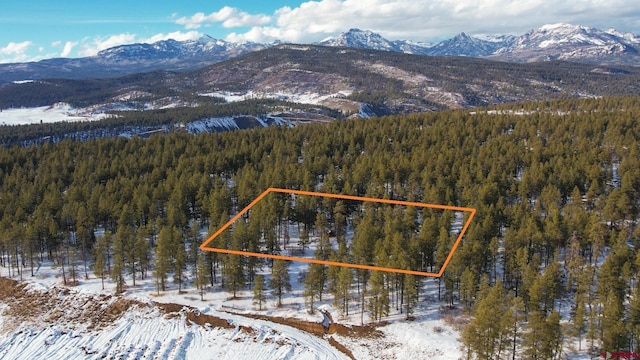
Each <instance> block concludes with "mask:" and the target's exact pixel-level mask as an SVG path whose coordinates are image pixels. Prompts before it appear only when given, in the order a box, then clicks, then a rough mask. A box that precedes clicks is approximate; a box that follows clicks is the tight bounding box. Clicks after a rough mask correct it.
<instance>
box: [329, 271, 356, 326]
mask: <svg viewBox="0 0 640 360" xmlns="http://www.w3.org/2000/svg"><path fill="white" fill-rule="evenodd" d="M352 283H353V270H352V269H350V268H348V267H345V266H341V267H339V268H338V278H337V281H336V284H335V292H334V300H333V304H334V305H335V306H336V307H338V309H340V312H342V313H343V314H345V315H347V316H348V315H349V298H350V297H351V296H350V291H349V289H350V288H351V284H352Z"/></svg>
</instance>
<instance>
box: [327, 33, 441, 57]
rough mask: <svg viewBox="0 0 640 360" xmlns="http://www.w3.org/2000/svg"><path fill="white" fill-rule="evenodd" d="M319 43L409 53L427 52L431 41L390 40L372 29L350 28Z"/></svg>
mask: <svg viewBox="0 0 640 360" xmlns="http://www.w3.org/2000/svg"><path fill="white" fill-rule="evenodd" d="M318 45H324V46H342V47H350V48H356V49H370V50H382V51H395V52H402V53H407V54H426V53H427V49H428V48H429V47H431V46H432V44H430V43H420V42H414V41H406V40H396V41H390V40H387V39H385V38H384V37H382V35H380V34H378V33H375V32H373V31H370V30H360V29H350V30H349V31H347V32H344V33H342V34H340V35H338V36H337V37H330V38H327V39H325V40H322V41H321V42H319V43H318Z"/></svg>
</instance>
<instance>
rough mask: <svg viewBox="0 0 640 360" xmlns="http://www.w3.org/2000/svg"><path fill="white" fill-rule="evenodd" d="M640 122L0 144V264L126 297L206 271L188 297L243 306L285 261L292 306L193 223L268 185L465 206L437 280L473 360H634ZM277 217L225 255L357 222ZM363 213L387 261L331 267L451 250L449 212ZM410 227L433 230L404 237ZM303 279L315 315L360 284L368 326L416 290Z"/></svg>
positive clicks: (453, 116)
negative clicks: (69, 277)
mask: <svg viewBox="0 0 640 360" xmlns="http://www.w3.org/2000/svg"><path fill="white" fill-rule="evenodd" d="M639 115H640V98H637V97H628V98H600V99H589V100H565V101H549V102H537V103H523V104H509V105H501V106H500V107H497V108H493V109H491V110H489V109H481V110H457V111H441V112H437V113H430V114H413V115H407V116H393V117H384V118H372V119H354V120H343V121H334V122H331V123H328V124H309V125H303V126H297V127H295V128H283V127H269V128H264V129H251V130H244V131H234V132H226V133H215V134H199V135H190V134H180V133H174V134H169V135H154V136H152V137H150V138H149V139H140V138H131V139H125V138H117V139H96V140H89V141H84V142H77V141H70V140H65V141H61V142H59V143H55V144H54V143H45V144H43V145H41V146H30V147H17V146H16V147H11V148H6V149H0V199H1V201H2V204H3V206H2V207H0V214H1V221H0V230H1V231H0V234H1V235H0V259H1V261H2V266H3V269H5V268H6V269H9V270H8V271H9V273H10V274H11V275H12V276H15V275H16V274H20V275H22V274H23V273H24V276H27V275H28V274H29V273H32V272H33V269H34V267H35V266H37V263H38V262H40V261H43V260H44V259H53V260H55V261H57V262H59V263H61V265H62V266H63V267H64V266H67V270H68V271H73V272H74V276H75V272H78V273H84V272H86V271H90V270H87V268H88V267H89V265H90V266H92V267H93V272H94V273H95V274H96V276H99V277H102V278H103V279H107V278H110V279H111V281H114V282H116V283H117V284H119V285H120V286H119V288H120V287H121V286H124V284H125V280H127V283H129V280H133V283H134V285H135V279H136V278H141V277H145V276H150V274H153V276H155V277H156V278H157V279H158V281H159V283H161V287H160V288H159V289H158V291H162V288H163V287H164V284H165V281H166V280H167V279H168V276H169V275H170V274H172V275H174V278H176V279H178V281H182V279H184V278H185V276H186V275H184V273H183V272H184V271H185V269H200V270H199V271H196V273H199V274H201V275H200V276H202V277H201V278H196V279H192V280H193V284H194V286H198V287H200V286H204V285H206V284H207V283H214V282H216V281H218V280H219V278H223V279H224V280H225V287H226V288H227V291H230V292H233V293H234V294H235V291H236V290H239V289H243V288H246V287H247V286H248V284H254V283H255V280H256V278H255V274H256V273H255V270H256V269H258V268H260V267H276V266H278V272H277V274H280V275H279V277H278V278H277V279H280V280H279V281H274V282H273V283H271V282H269V286H271V287H272V288H273V289H278V291H280V294H281V293H282V292H283V291H287V290H286V289H287V286H286V285H287V281H285V280H284V279H285V278H286V276H285V274H286V266H285V265H283V264H281V263H278V262H275V263H273V262H267V261H265V262H261V261H254V262H252V261H246V260H242V261H240V260H238V258H235V257H233V256H225V257H223V256H220V257H216V256H213V255H211V256H208V257H206V256H203V255H202V254H201V252H199V251H198V249H197V246H198V245H199V244H200V243H201V242H202V238H201V237H200V236H199V234H198V229H200V227H202V226H204V227H208V228H209V229H210V230H215V228H216V227H218V226H219V225H220V224H223V223H225V222H226V221H228V219H229V217H230V216H231V215H232V214H233V213H234V212H235V211H237V209H240V208H242V207H244V206H246V205H247V204H248V203H249V202H250V201H251V200H252V199H254V198H255V197H256V196H257V195H258V194H260V193H261V192H262V191H264V190H265V189H267V188H268V187H280V188H288V189H301V190H309V191H313V190H318V191H323V192H329V193H341V194H350V195H357V196H370V197H380V198H390V199H399V200H408V201H418V202H427V203H437V204H449V205H455V206H464V207H472V208H475V209H476V210H477V214H476V217H475V218H474V221H473V223H472V225H471V226H470V228H469V230H468V232H467V234H466V235H465V237H464V239H463V242H462V243H461V245H460V247H459V248H458V250H457V252H456V256H454V258H453V259H452V262H451V263H450V264H449V267H447V270H446V272H445V274H444V276H443V277H442V278H441V282H442V286H443V291H442V294H441V295H442V301H446V303H448V304H450V305H455V306H460V307H462V308H464V309H466V311H468V312H469V313H470V314H472V315H474V316H473V320H472V321H471V323H470V324H469V326H468V327H467V328H466V330H465V331H464V332H463V338H462V342H463V344H464V346H465V349H467V351H468V352H469V354H473V355H475V356H477V357H479V358H494V357H500V356H505V354H506V353H507V352H510V351H517V352H518V353H519V354H524V355H526V357H530V358H550V357H554V356H556V355H557V354H558V351H559V349H560V348H561V346H562V340H563V339H565V338H567V339H568V338H571V339H577V340H578V341H580V343H582V341H583V340H585V341H586V342H587V344H588V345H589V346H591V347H593V348H602V349H611V350H620V351H622V350H625V349H630V350H634V351H638V350H639V349H640V286H639V285H638V284H640V281H639V280H640V278H639V277H638V269H639V267H640V253H639V252H638V250H637V249H638V248H639V246H640V231H639V230H638V226H637V219H638V212H639V210H640V206H639V205H640V156H639V155H640V154H639V152H640V148H639V143H638V140H639V136H640V121H638V117H639ZM273 206H280V207H279V210H277V211H274V212H269V211H266V213H268V214H269V213H272V214H274V217H269V216H264V217H261V218H260V219H262V220H261V221H259V222H255V223H254V222H253V221H246V222H245V221H242V222H240V224H241V225H238V226H236V227H235V228H234V231H233V233H232V234H230V235H229V238H228V239H227V241H228V244H230V246H238V247H243V246H249V245H250V244H249V243H247V241H249V240H250V239H251V238H252V236H258V237H264V238H266V237H267V236H271V235H269V234H268V231H269V229H271V228H272V227H273V226H276V225H274V224H277V223H278V221H280V220H282V219H287V220H289V221H296V222H304V221H307V222H308V227H309V229H308V230H309V231H315V229H316V228H317V227H318V224H321V223H322V221H324V220H326V221H327V222H328V223H329V224H332V226H333V227H334V228H335V224H336V216H338V218H339V215H340V214H344V213H347V211H346V210H342V211H337V210H336V206H337V204H331V206H326V204H324V205H322V206H321V205H317V206H316V207H312V209H315V213H313V214H308V213H305V212H299V211H296V208H295V207H293V206H292V207H289V206H283V205H282V204H273ZM318 214H321V215H326V219H320V220H318V218H317V216H319V215H318ZM275 215H277V216H275ZM403 215H404V214H403ZM307 217H309V218H308V219H307ZM355 217H356V218H357V220H354V226H355V225H356V222H357V223H358V224H363V223H364V224H371V226H370V228H371V229H372V231H373V230H375V231H377V235H376V234H374V235H371V236H372V238H375V237H379V238H384V239H389V241H388V242H385V243H384V244H385V245H386V246H388V247H389V248H388V249H384V248H382V249H375V248H374V247H375V243H373V242H366V241H365V242H363V243H362V246H364V247H365V248H360V249H359V248H358V246H356V245H355V244H356V242H355V240H354V242H353V243H352V245H353V246H349V247H348V248H346V249H342V250H336V251H335V254H333V253H327V254H324V255H323V256H327V257H330V256H346V257H354V258H357V257H358V256H359V255H358V254H367V251H368V252H369V253H373V252H372V251H376V250H378V252H379V253H380V254H387V255H390V254H391V253H392V252H393V251H394V250H393V248H394V241H398V242H402V241H411V239H413V238H415V239H421V238H422V239H423V240H424V242H423V243H420V244H421V246H424V247H423V248H422V249H421V250H422V251H423V252H425V251H426V252H428V254H427V256H428V258H429V261H431V262H433V263H434V265H437V263H438V261H439V260H438V256H439V255H438V254H439V247H441V244H442V243H443V242H446V241H449V237H448V236H447V234H448V227H449V226H450V224H451V219H441V220H437V219H433V218H431V217H430V216H428V215H427V214H421V215H419V216H414V217H413V218H411V217H409V216H407V217H406V218H405V217H402V218H400V220H398V222H397V223H395V225H393V226H397V229H402V230H401V231H400V230H398V231H396V230H393V229H394V227H393V226H391V225H389V228H390V229H391V230H388V229H387V228H386V227H385V226H386V225H387V224H391V223H392V220H393V219H398V216H396V215H394V214H393V213H389V214H385V213H384V212H378V213H375V214H374V213H371V214H369V213H367V212H366V211H364V212H363V213H362V214H360V215H358V216H355ZM408 220H413V221H418V222H422V223H424V222H427V221H432V222H433V224H432V226H424V225H425V224H422V225H423V226H422V229H423V231H421V232H415V231H414V232H412V231H411V221H408ZM274 228H275V227H274ZM425 228H426V229H428V230H429V231H428V232H427V230H424V229H425ZM396 232H399V233H402V234H405V236H395V237H394V234H395V233H396ZM96 234H98V235H96ZM252 234H253V235H252ZM416 241H417V240H416ZM274 251H277V249H274ZM340 251H342V253H340ZM385 251H386V252H385ZM362 256H364V255H362ZM408 256H409V255H408ZM383 257H384V256H379V257H378V258H383ZM409 260H410V261H415V259H409ZM356 261H357V260H356ZM367 261H370V260H367ZM87 264H89V265H87ZM276 264H277V265H276ZM6 271H7V270H3V273H6ZM274 271H275V270H274ZM273 279H276V278H275V277H272V278H271V280H273ZM277 279H276V280H277ZM307 279H309V280H308V281H307V280H305V294H306V295H305V296H306V297H308V298H309V299H310V301H311V304H313V301H314V299H317V297H320V298H321V297H322V294H323V292H324V290H325V289H330V290H331V292H332V294H333V296H334V297H336V299H339V300H340V301H344V299H345V288H346V291H347V293H348V291H349V289H352V290H351V291H354V290H353V287H350V286H349V285H350V284H355V283H357V284H359V285H362V286H363V287H366V289H367V290H368V293H367V295H366V296H367V298H366V304H367V305H366V306H367V309H368V310H369V313H370V314H371V319H372V320H374V321H378V320H382V319H384V318H385V316H387V315H388V314H389V311H390V308H391V307H392V306H393V304H389V299H390V298H392V299H396V301H402V302H403V304H404V305H406V308H404V310H402V311H406V312H407V313H409V312H410V310H411V309H410V307H411V306H413V305H411V304H412V302H414V301H416V300H415V299H417V298H418V295H417V294H415V293H414V292H412V291H413V290H412V289H418V288H419V286H420V282H421V281H422V280H421V279H419V278H414V277H409V276H407V277H398V275H396V274H384V273H377V272H372V273H369V272H360V271H354V272H350V273H344V274H342V275H341V274H340V273H339V272H332V270H331V269H323V268H321V267H320V268H317V267H316V268H310V269H309V272H308V274H307ZM340 279H342V280H340ZM260 281H264V279H261V280H260ZM263 286H266V285H265V284H264V283H263ZM358 289H360V287H358ZM256 293H257V294H261V293H260V292H256ZM394 293H397V295H398V296H395V297H394V295H393V294H394ZM362 294H363V295H361V298H359V301H362V303H363V304H364V303H365V295H364V292H362ZM256 296H257V298H258V299H261V296H262V295H256ZM385 299H386V300H385ZM567 302H568V303H570V304H571V311H570V312H568V314H569V315H567V317H565V318H562V317H561V316H560V312H559V310H560V309H559V307H560V306H561V305H560V304H566V303H567ZM261 304H262V303H261ZM343 304H344V303H343ZM565 306H566V305H565ZM348 309H349V305H348V303H347V304H346V310H347V311H348ZM492 314H493V315H492ZM497 316H500V318H499V321H496V319H497ZM561 321H564V322H567V324H570V325H567V329H568V330H567V329H565V330H562V331H561V329H560V326H559V324H560V322H561ZM488 333H489V334H492V335H491V336H487V335H486V334H488ZM540 334H551V335H549V337H548V338H546V337H543V336H541V335H540ZM516 348H517V349H516Z"/></svg>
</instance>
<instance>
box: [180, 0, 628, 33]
mask: <svg viewBox="0 0 640 360" xmlns="http://www.w3.org/2000/svg"><path fill="white" fill-rule="evenodd" d="M558 22H566V23H574V24H581V25H586V26H593V27H599V28H605V29H606V28H609V27H611V26H613V25H615V26H616V27H617V28H618V30H621V31H630V30H631V29H638V28H639V27H640V7H638V6H637V4H636V2H635V0H633V1H632V0H612V1H607V2H603V1H598V0H567V1H564V2H550V1H548V0H483V1H476V0H438V1H433V0H320V1H307V2H304V3H301V4H300V5H299V6H298V7H295V8H291V7H282V8H280V9H277V10H276V11H274V13H273V14H271V15H268V14H249V13H247V12H245V11H242V10H240V9H237V8H232V7H228V6H225V7H223V8H222V9H220V10H219V11H217V12H213V13H211V14H209V15H205V14H204V13H196V14H194V15H192V16H189V17H180V18H176V19H175V23H176V24H179V25H182V26H184V28H185V29H197V28H200V27H202V26H211V25H214V24H217V25H221V26H222V27H224V28H229V29H235V28H240V29H238V30H237V31H234V32H231V33H230V34H228V35H227V37H226V40H228V41H235V42H241V41H253V42H270V41H274V40H282V41H291V42H315V41H320V40H322V39H324V38H325V37H327V36H332V35H336V34H338V33H340V32H343V31H346V30H348V29H350V28H354V27H357V28H361V29H368V30H373V31H376V32H379V33H381V34H382V35H383V36H385V37H387V38H389V39H409V40H417V41H439V40H442V39H444V38H449V37H451V36H453V35H455V34H457V33H459V32H462V31H464V32H466V33H469V34H516V35H520V34H523V33H525V32H527V31H529V30H531V29H535V28H538V27H540V26H542V25H544V24H548V23H558ZM246 28H249V29H248V30H247V29H246Z"/></svg>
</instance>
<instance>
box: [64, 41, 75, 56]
mask: <svg viewBox="0 0 640 360" xmlns="http://www.w3.org/2000/svg"><path fill="white" fill-rule="evenodd" d="M76 45H78V42H77V41H67V42H66V43H65V44H64V49H62V53H60V57H69V55H71V50H73V48H74V47H76Z"/></svg>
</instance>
